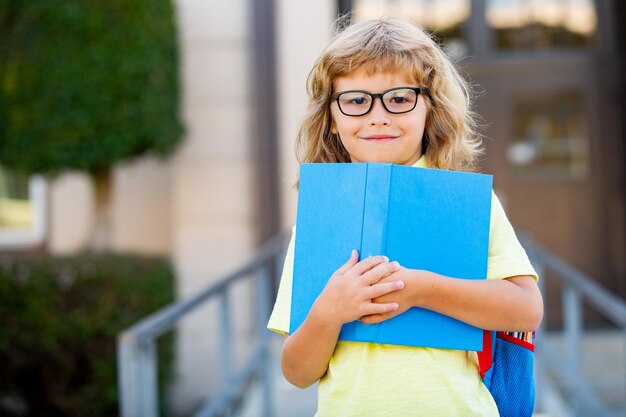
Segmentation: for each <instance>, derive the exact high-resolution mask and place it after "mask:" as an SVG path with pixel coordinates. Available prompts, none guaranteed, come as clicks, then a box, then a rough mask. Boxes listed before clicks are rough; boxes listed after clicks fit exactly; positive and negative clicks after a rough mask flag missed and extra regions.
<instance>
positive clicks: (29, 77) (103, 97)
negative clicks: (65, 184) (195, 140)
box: [0, 0, 182, 177]
mask: <svg viewBox="0 0 626 417" xmlns="http://www.w3.org/2000/svg"><path fill="white" fill-rule="evenodd" d="M173 13H174V8H173V6H172V2H171V0H90V1H85V0H27V1H24V0H0V33H1V34H2V35H1V36H0V161H2V163H3V164H4V165H6V166H7V167H9V168H11V169H13V170H15V171H20V172H23V173H26V174H30V173H34V172H38V173H46V174H48V173H51V174H54V173H56V172H58V171H62V170H67V169H72V170H81V171H86V172H89V173H91V174H93V175H94V176H95V177H101V176H103V174H105V173H106V172H107V171H108V169H109V168H110V167H111V166H113V165H114V164H115V163H117V162H119V161H123V160H126V159H129V158H133V157H136V156H139V155H142V154H144V153H146V152H150V151H154V152H157V153H159V154H161V155H166V154H168V153H169V152H170V151H171V150H172V149H173V147H174V146H175V145H176V143H177V142H178V140H179V138H180V135H181V131H182V128H181V124H180V120H179V115H178V103H179V90H178V89H179V86H178V47H177V36H176V27H175V24H174V22H175V18H174V15H173Z"/></svg>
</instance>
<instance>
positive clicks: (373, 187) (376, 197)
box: [360, 163, 392, 259]
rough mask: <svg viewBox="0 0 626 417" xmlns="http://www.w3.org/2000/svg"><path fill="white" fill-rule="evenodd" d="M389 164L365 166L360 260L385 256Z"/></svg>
mask: <svg viewBox="0 0 626 417" xmlns="http://www.w3.org/2000/svg"><path fill="white" fill-rule="evenodd" d="M391 168H392V166H391V165H389V164H376V163H369V164H367V175H366V177H365V178H366V179H365V181H366V183H365V204H364V206H363V229H362V230H363V232H362V235H361V252H360V255H361V259H365V258H368V257H370V256H376V255H386V254H385V241H386V233H387V216H388V214H389V213H388V212H389V187H390V180H391Z"/></svg>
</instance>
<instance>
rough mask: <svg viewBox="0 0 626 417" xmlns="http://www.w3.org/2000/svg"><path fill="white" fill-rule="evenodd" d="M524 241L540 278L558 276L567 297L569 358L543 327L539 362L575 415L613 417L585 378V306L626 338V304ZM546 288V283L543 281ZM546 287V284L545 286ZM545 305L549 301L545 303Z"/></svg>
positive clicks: (524, 238) (524, 237)
mask: <svg viewBox="0 0 626 417" xmlns="http://www.w3.org/2000/svg"><path fill="white" fill-rule="evenodd" d="M520 241H521V242H522V245H523V246H524V247H525V248H526V251H527V252H528V256H529V258H530V260H531V262H532V264H533V266H534V267H535V269H536V270H537V273H538V275H539V276H544V275H545V274H544V273H545V271H546V270H548V269H549V270H550V271H552V272H554V274H553V275H551V277H552V276H555V277H556V278H557V279H559V281H560V283H561V291H562V297H563V318H564V337H565V348H566V350H565V355H563V353H559V350H558V349H557V348H555V347H554V346H553V344H552V343H551V342H550V341H549V340H547V339H546V338H543V337H541V335H542V334H544V331H543V327H540V330H539V336H538V337H537V339H536V340H535V343H536V354H537V358H538V359H541V358H543V360H542V361H541V365H542V366H543V365H545V366H546V367H547V368H549V370H550V371H551V373H552V374H553V375H555V376H556V377H557V382H558V383H559V385H560V387H561V388H562V389H563V390H564V392H565V393H566V394H567V396H568V397H569V398H570V399H571V405H572V406H573V410H572V412H573V413H574V414H576V415H593V416H612V415H613V413H612V411H611V410H609V408H608V407H607V406H606V405H605V404H604V403H603V402H602V401H601V400H600V399H599V398H598V396H597V395H596V394H595V392H594V391H593V390H592V389H591V387H590V386H589V384H588V383H587V381H586V379H585V378H584V377H583V375H582V370H581V368H580V362H581V357H582V356H581V342H582V333H583V314H582V312H583V309H582V302H583V300H584V301H586V302H587V303H588V304H589V305H590V306H592V307H593V308H594V309H595V310H596V311H597V312H598V313H600V314H601V315H603V316H604V317H606V318H607V319H609V320H610V321H611V322H613V323H614V324H615V325H616V326H617V327H619V328H620V329H621V331H622V332H624V335H625V337H626V302H624V301H623V300H621V299H620V298H618V297H616V296H615V295H613V294H611V293H610V292H609V291H607V290H606V289H604V288H603V287H602V286H600V285H599V284H598V283H597V282H595V281H594V280H593V279H591V278H590V277H588V276H587V275H585V274H584V273H583V272H581V271H579V270H578V269H576V268H574V267H573V266H571V265H569V264H567V263H566V262H564V261H563V260H561V259H559V258H558V257H556V256H555V255H553V254H552V253H550V252H549V251H547V250H546V249H543V248H542V247H540V246H539V245H537V243H536V242H534V241H533V240H532V239H531V238H530V237H528V236H527V235H524V234H520ZM539 282H540V284H542V280H540V281H539ZM542 285H543V284H542ZM544 303H545V300H544Z"/></svg>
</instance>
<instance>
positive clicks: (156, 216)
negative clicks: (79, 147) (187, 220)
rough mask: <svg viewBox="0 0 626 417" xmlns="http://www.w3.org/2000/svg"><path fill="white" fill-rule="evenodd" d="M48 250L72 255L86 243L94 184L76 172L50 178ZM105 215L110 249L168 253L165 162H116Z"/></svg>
mask: <svg viewBox="0 0 626 417" xmlns="http://www.w3.org/2000/svg"><path fill="white" fill-rule="evenodd" d="M49 191H50V200H49V202H50V212H49V213H50V214H49V215H50V226H49V230H48V241H47V244H48V249H49V250H50V251H51V252H52V253H54V254H57V255H71V254H76V253H79V252H81V251H84V250H85V249H87V248H89V246H90V245H91V239H92V237H93V228H94V218H95V214H94V195H93V194H94V188H93V184H92V182H91V180H90V178H89V177H88V176H87V175H85V174H83V173H79V172H70V173H65V174H63V175H61V176H59V177H58V178H56V179H54V180H51V181H50V187H49ZM112 191H113V193H112V195H111V200H110V212H109V215H108V219H109V220H108V222H109V228H108V229H109V235H108V237H107V239H109V240H110V245H111V248H112V249H113V250H115V251H120V252H125V253H136V254H140V255H159V256H169V255H170V254H171V251H172V249H171V248H172V224H171V223H172V222H171V211H172V210H171V194H172V192H171V186H170V167H169V164H168V163H167V162H164V161H161V160H159V159H156V158H151V157H145V158H140V159H138V160H135V161H132V162H127V163H125V164H122V165H120V166H118V167H117V168H116V169H115V170H114V172H113V187H112Z"/></svg>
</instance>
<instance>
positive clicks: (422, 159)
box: [411, 154, 428, 168]
mask: <svg viewBox="0 0 626 417" xmlns="http://www.w3.org/2000/svg"><path fill="white" fill-rule="evenodd" d="M411 166H413V167H416V168H428V162H427V161H426V155H424V154H422V156H420V159H418V160H417V161H416V162H415V163H414V164H413V165H411Z"/></svg>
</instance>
